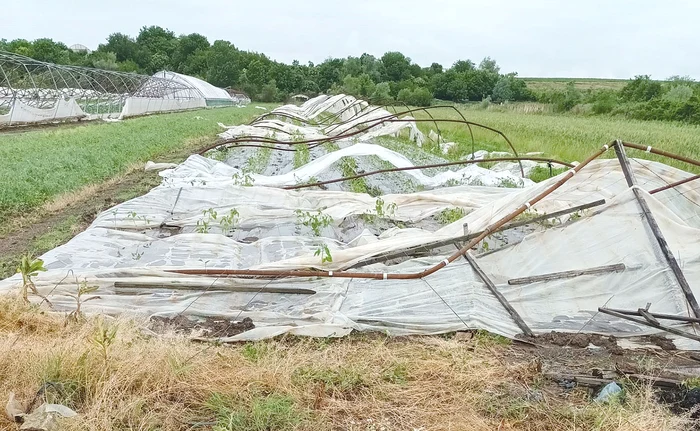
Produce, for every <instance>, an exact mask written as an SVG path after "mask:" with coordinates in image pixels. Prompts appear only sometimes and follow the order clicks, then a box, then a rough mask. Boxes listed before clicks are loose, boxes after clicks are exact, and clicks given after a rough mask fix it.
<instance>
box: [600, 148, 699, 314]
mask: <svg viewBox="0 0 700 431" xmlns="http://www.w3.org/2000/svg"><path fill="white" fill-rule="evenodd" d="M613 146H614V147H615V153H616V154H617V159H618V160H619V161H620V166H621V167H622V173H623V174H624V175H625V179H626V180H627V185H628V186H629V187H631V188H632V192H633V193H634V196H635V197H636V198H637V202H638V203H639V206H640V208H641V209H642V214H643V215H644V218H645V219H646V221H647V224H648V225H649V228H650V229H651V232H652V233H653V235H654V238H655V239H656V242H657V243H658V244H659V247H660V248H661V253H662V254H663V256H664V257H665V258H666V262H668V265H669V266H670V267H671V271H673V275H675V277H676V280H677V281H678V284H679V285H680V287H681V289H682V290H683V294H684V295H685V299H686V300H687V301H688V304H689V305H690V308H692V309H693V314H695V317H700V305H698V301H697V300H696V299H695V295H693V291H692V289H691V288H690V285H689V284H688V280H686V279H685V276H684V275H683V271H682V270H681V267H680V266H679V265H678V261H676V258H675V257H674V256H673V252H672V251H671V248H670V247H669V246H668V242H666V238H664V235H663V233H662V232H661V229H660V228H659V225H658V223H657V222H656V219H655V218H654V215H653V214H652V213H651V210H650V209H649V205H648V204H647V201H646V199H644V196H643V195H642V192H641V191H640V190H639V188H638V187H636V183H637V182H636V180H635V178H634V172H633V171H632V167H631V166H630V161H629V159H628V158H627V154H626V153H625V147H624V146H623V145H622V143H621V142H620V141H619V140H618V141H615V144H614V145H613Z"/></svg>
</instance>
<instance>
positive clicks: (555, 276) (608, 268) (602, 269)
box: [508, 263, 625, 285]
mask: <svg viewBox="0 0 700 431" xmlns="http://www.w3.org/2000/svg"><path fill="white" fill-rule="evenodd" d="M624 270H625V264H624V263H618V264H615V265H605V266H596V267H594V268H588V269H574V270H572V271H562V272H550V273H548V274H542V275H533V276H530V277H522V278H512V279H510V280H508V284H510V285H519V284H530V283H537V282H538V281H550V280H559V279H563V278H574V277H580V276H582V275H597V274H607V273H610V272H622V271H624Z"/></svg>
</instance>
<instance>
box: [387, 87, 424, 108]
mask: <svg viewBox="0 0 700 431" xmlns="http://www.w3.org/2000/svg"><path fill="white" fill-rule="evenodd" d="M396 100H398V101H400V102H403V103H405V104H407V105H412V106H430V105H431V104H432V103H433V93H431V92H430V90H428V89H427V88H424V87H419V88H416V89H415V90H410V89H408V88H404V89H402V90H401V91H399V93H398V94H397V95H396Z"/></svg>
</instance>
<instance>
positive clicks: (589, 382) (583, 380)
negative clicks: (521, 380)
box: [543, 373, 683, 388]
mask: <svg viewBox="0 0 700 431" xmlns="http://www.w3.org/2000/svg"><path fill="white" fill-rule="evenodd" d="M543 374H544V376H545V377H547V378H548V379H550V380H554V381H555V382H562V381H569V382H575V383H576V384H577V385H581V386H590V387H598V386H605V385H607V384H608V383H610V382H612V381H615V380H618V381H619V379H604V378H600V377H593V376H585V375H579V374H562V373H543ZM622 377H627V378H629V379H633V380H636V381H639V382H644V383H648V384H651V385H653V386H656V387H660V388H680V387H682V385H683V382H682V381H681V380H677V379H669V378H664V377H658V376H646V375H643V374H626V373H621V376H620V378H622Z"/></svg>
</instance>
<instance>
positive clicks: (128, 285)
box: [114, 281, 316, 295]
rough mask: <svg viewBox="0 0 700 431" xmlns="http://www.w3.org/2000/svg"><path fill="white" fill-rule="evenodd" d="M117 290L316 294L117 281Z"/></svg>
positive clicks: (250, 287)
mask: <svg viewBox="0 0 700 431" xmlns="http://www.w3.org/2000/svg"><path fill="white" fill-rule="evenodd" d="M114 288H115V289H124V290H127V289H170V290H208V291H210V292H217V291H218V292H221V291H226V292H254V293H256V292H260V293H283V294H289V295H313V294H315V293H316V291H315V290H311V289H296V288H284V287H262V288H261V287H255V286H225V285H215V286H211V287H210V288H208V287H203V286H202V285H201V284H188V283H156V282H149V281H145V282H124V281H115V282H114Z"/></svg>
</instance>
